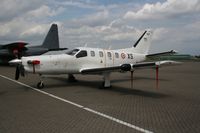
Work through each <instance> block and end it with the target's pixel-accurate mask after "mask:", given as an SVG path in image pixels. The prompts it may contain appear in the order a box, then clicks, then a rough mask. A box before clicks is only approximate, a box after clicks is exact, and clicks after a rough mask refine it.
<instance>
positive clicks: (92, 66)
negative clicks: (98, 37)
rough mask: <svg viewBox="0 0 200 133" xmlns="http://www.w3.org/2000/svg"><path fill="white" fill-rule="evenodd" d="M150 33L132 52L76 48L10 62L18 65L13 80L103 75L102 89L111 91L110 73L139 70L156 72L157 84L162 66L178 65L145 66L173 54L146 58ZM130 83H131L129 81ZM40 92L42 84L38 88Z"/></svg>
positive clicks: (159, 63) (145, 33) (162, 62)
mask: <svg viewBox="0 0 200 133" xmlns="http://www.w3.org/2000/svg"><path fill="white" fill-rule="evenodd" d="M151 36H152V32H151V31H150V30H147V31H145V32H144V33H143V34H142V36H141V37H140V38H139V39H138V40H137V41H136V43H135V44H134V45H133V47H131V48H125V49H117V50H106V49H101V48H88V47H78V48H75V49H73V50H71V51H69V52H67V53H64V54H59V55H40V56H29V57H22V58H21V59H15V60H12V61H10V64H18V65H17V67H16V75H15V79H16V80H18V79H19V76H20V75H22V76H24V75H25V72H28V73H34V74H39V75H40V76H41V75H48V74H49V75H52V74H69V79H70V80H73V79H74V80H75V78H74V76H73V74H99V75H103V79H104V84H103V86H104V87H110V86H111V84H110V74H111V72H126V71H130V72H131V79H133V78H132V76H133V71H134V70H135V69H138V68H156V70H157V71H156V72H157V74H156V75H157V77H156V79H157V80H158V68H159V67H160V66H164V65H174V64H178V62H175V61H170V60H167V61H157V62H144V60H145V59H146V58H147V57H152V56H158V55H163V54H173V53H175V51H173V50H172V51H169V52H163V53H157V54H148V50H149V46H150V42H151ZM131 81H132V80H131ZM37 87H38V88H40V89H41V88H43V87H44V83H43V81H42V80H40V82H39V83H38V84H37Z"/></svg>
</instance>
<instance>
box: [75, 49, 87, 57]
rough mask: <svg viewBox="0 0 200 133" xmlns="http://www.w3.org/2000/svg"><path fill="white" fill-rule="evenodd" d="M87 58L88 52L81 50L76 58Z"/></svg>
mask: <svg viewBox="0 0 200 133" xmlns="http://www.w3.org/2000/svg"><path fill="white" fill-rule="evenodd" d="M86 56H87V51H86V50H81V51H80V52H79V53H78V54H77V55H76V58H81V57H86Z"/></svg>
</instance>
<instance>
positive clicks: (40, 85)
mask: <svg viewBox="0 0 200 133" xmlns="http://www.w3.org/2000/svg"><path fill="white" fill-rule="evenodd" d="M37 88H38V89H43V88H44V83H43V82H42V81H40V82H39V83H38V84H37Z"/></svg>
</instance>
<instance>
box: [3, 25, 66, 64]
mask: <svg viewBox="0 0 200 133" xmlns="http://www.w3.org/2000/svg"><path fill="white" fill-rule="evenodd" d="M27 45H28V43H26V42H13V43H10V44H4V45H0V64H5V65H6V64H8V62H9V61H10V60H12V59H15V58H21V57H22V56H33V55H41V54H44V53H46V52H49V51H59V50H65V49H67V48H60V46H59V38H58V26H57V24H52V25H51V28H50V30H49V32H48V34H47V36H46V37H45V39H44V41H43V43H42V45H39V46H29V47H27Z"/></svg>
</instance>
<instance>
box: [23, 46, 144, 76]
mask: <svg viewBox="0 0 200 133" xmlns="http://www.w3.org/2000/svg"><path fill="white" fill-rule="evenodd" d="M33 60H37V61H39V62H40V63H39V64H37V65H34V69H35V70H33V65H32V64H28V63H27V62H28V61H33ZM144 60H145V54H139V53H133V52H132V51H131V49H130V48H127V49H119V50H104V49H99V48H87V47H80V48H76V49H74V51H71V53H70V52H69V53H68V54H59V55H42V56H29V57H22V64H23V66H24V68H25V70H26V71H27V72H30V73H33V71H35V73H39V74H78V73H80V72H81V70H82V69H90V68H101V67H112V66H119V65H121V64H126V63H128V64H135V63H138V62H142V61H144Z"/></svg>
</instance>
